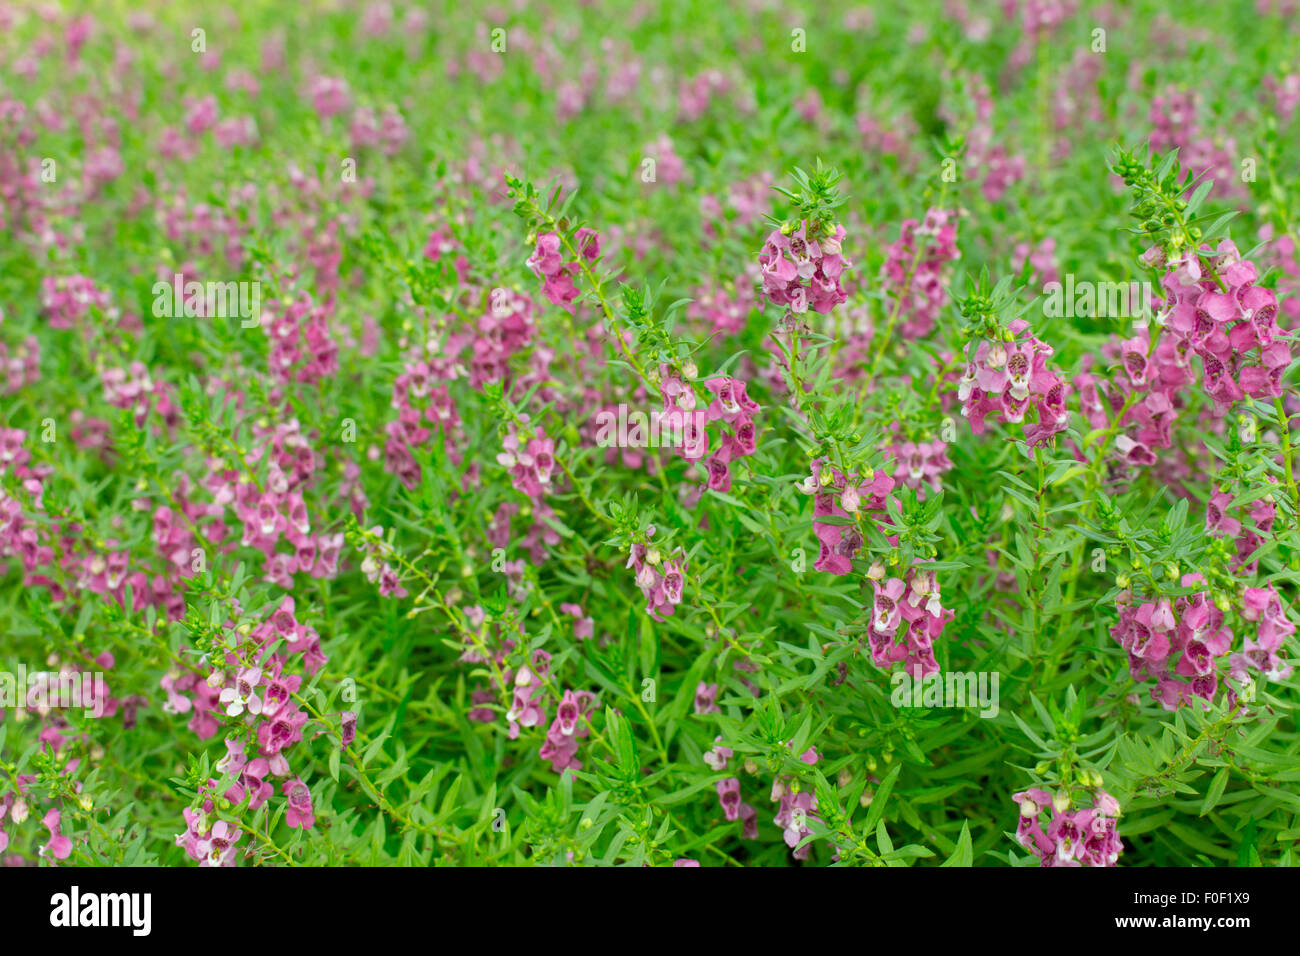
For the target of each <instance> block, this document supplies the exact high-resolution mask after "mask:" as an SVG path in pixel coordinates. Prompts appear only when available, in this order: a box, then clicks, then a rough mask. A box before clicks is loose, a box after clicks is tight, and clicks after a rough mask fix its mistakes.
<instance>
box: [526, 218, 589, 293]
mask: <svg viewBox="0 0 1300 956" xmlns="http://www.w3.org/2000/svg"><path fill="white" fill-rule="evenodd" d="M576 239H577V245H578V254H579V255H580V256H582V258H584V259H586V260H587V261H588V262H595V261H596V260H597V259H598V258H600V236H599V235H598V234H597V233H596V232H595V231H594V230H591V229H587V228H582V229H579V230H578V233H577V237H576ZM564 256H565V248H564V241H563V239H562V238H561V236H560V234H559V233H558V232H543V233H540V234H539V235H538V236H537V242H536V246H535V247H534V249H533V254H532V255H531V256H529V257H528V261H527V265H528V268H530V269H532V270H533V274H534V275H535V276H537V278H539V279H541V280H542V294H543V295H545V296H546V298H547V299H548V300H549V301H550V302H552V303H553V304H555V305H558V306H559V307H560V308H562V309H566V310H567V311H569V312H572V311H573V303H574V301H575V300H576V299H577V298H578V287H577V286H575V285H574V284H573V280H574V278H575V277H576V276H577V275H578V260H576V259H574V260H571V261H568V262H566V261H565V258H564Z"/></svg>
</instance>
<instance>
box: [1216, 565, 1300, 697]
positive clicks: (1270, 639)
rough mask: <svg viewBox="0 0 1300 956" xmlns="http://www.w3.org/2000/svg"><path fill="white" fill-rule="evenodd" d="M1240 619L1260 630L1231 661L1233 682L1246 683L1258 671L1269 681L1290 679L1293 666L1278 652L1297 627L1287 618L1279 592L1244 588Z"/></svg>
mask: <svg viewBox="0 0 1300 956" xmlns="http://www.w3.org/2000/svg"><path fill="white" fill-rule="evenodd" d="M1241 616H1242V617H1243V618H1245V619H1246V620H1247V621H1250V622H1252V623H1254V624H1256V625H1258V626H1257V627H1256V631H1255V636H1254V637H1248V638H1246V641H1245V643H1244V644H1243V645H1242V649H1241V651H1240V653H1237V654H1233V655H1232V657H1231V658H1229V661H1228V665H1229V668H1230V671H1231V674H1232V678H1233V680H1236V681H1239V682H1240V681H1244V680H1245V679H1246V678H1247V677H1248V676H1249V672H1250V671H1258V672H1259V673H1261V674H1263V675H1264V676H1265V677H1267V678H1268V679H1269V680H1286V679H1287V678H1288V677H1290V676H1291V669H1292V668H1291V665H1290V664H1288V663H1287V662H1286V661H1285V660H1284V659H1283V658H1282V656H1281V654H1280V653H1279V652H1280V651H1281V650H1282V643H1283V642H1284V641H1285V640H1286V639H1287V638H1288V637H1290V636H1291V635H1292V634H1294V633H1295V624H1293V623H1292V622H1291V619H1290V618H1289V617H1287V614H1286V609H1285V608H1284V607H1283V605H1282V598H1281V597H1280V596H1279V595H1278V593H1277V591H1276V590H1274V589H1273V588H1272V587H1266V588H1245V589H1244V590H1243V591H1242V607H1241Z"/></svg>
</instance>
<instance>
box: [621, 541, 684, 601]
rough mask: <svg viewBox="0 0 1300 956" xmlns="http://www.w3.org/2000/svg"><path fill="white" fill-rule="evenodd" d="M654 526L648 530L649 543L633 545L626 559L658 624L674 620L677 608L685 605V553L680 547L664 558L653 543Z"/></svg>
mask: <svg viewBox="0 0 1300 956" xmlns="http://www.w3.org/2000/svg"><path fill="white" fill-rule="evenodd" d="M654 534H655V529H654V526H653V525H652V526H651V527H649V528H647V529H646V543H644V544H642V543H639V542H638V543H634V544H633V545H632V548H631V553H630V554H629V555H628V558H627V565H626V566H627V567H629V568H632V569H633V570H634V572H635V574H636V584H637V587H639V588H640V589H641V594H642V595H643V596H644V597H645V602H646V613H647V614H649V615H650V616H651V617H652V618H654V619H655V620H656V621H662V620H663V619H664V618H665V617H672V616H673V613H674V612H675V611H676V609H677V605H678V604H681V603H682V592H683V589H684V588H685V586H686V554H685V552H683V551H682V549H681V548H677V549H676V550H674V551H673V553H672V555H671V556H669V557H667V558H665V557H664V556H663V554H662V553H661V552H660V551H659V549H658V548H657V547H655V545H654V544H653V542H651V541H650V539H651V538H653V537H654Z"/></svg>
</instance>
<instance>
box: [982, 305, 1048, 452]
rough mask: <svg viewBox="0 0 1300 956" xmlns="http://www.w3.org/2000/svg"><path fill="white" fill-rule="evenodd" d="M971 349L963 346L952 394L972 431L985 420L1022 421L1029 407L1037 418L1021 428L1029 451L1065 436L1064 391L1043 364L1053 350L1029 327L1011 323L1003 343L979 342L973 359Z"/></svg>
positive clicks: (1022, 323)
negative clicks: (962, 367) (958, 381)
mask: <svg viewBox="0 0 1300 956" xmlns="http://www.w3.org/2000/svg"><path fill="white" fill-rule="evenodd" d="M972 344H974V343H973V342H972V343H969V344H967V346H966V356H967V365H966V372H965V374H963V375H962V378H961V384H960V386H959V388H958V392H957V397H958V398H959V399H960V400H961V402H962V409H961V413H962V415H964V416H965V417H966V418H967V420H969V421H970V426H971V431H972V432H974V433H975V434H977V435H979V434H982V433H983V432H984V429H985V428H987V427H988V426H987V424H986V422H985V419H986V418H987V417H988V416H990V415H996V416H997V421H998V422H1001V423H1022V422H1025V419H1026V416H1027V414H1028V412H1029V410H1030V406H1031V404H1032V405H1033V407H1034V408H1035V409H1036V411H1037V413H1038V421H1037V423H1035V424H1033V425H1029V424H1026V425H1025V428H1024V435H1025V441H1026V442H1028V443H1029V445H1030V446H1031V447H1034V446H1037V445H1045V444H1047V443H1048V442H1049V441H1051V439H1052V438H1053V437H1054V436H1055V435H1058V434H1060V433H1061V432H1063V431H1065V429H1066V427H1067V426H1068V425H1069V421H1070V413H1069V411H1068V410H1067V409H1066V407H1065V397H1066V390H1067V388H1068V386H1067V385H1066V384H1065V383H1064V382H1063V381H1061V376H1060V375H1059V374H1058V373H1057V372H1056V370H1055V369H1053V368H1051V367H1050V366H1049V365H1048V363H1047V360H1048V359H1050V358H1051V357H1052V355H1053V354H1054V352H1055V350H1054V349H1053V348H1052V347H1051V346H1050V345H1048V344H1047V343H1046V342H1043V341H1040V340H1039V339H1037V338H1035V337H1034V334H1033V332H1032V330H1031V329H1030V328H1029V323H1028V322H1025V321H1024V320H1023V319H1016V320H1014V321H1013V322H1011V323H1010V324H1009V325H1008V326H1007V335H1006V336H1005V337H1004V338H1003V339H999V340H990V339H981V340H979V344H978V345H977V346H975V354H974V355H973V356H972V355H971V345H972Z"/></svg>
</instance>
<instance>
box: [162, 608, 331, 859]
mask: <svg viewBox="0 0 1300 956" xmlns="http://www.w3.org/2000/svg"><path fill="white" fill-rule="evenodd" d="M235 633H236V635H237V640H236V642H235V644H234V646H233V647H232V648H229V649H224V650H219V651H216V652H214V654H213V657H214V658H216V659H215V660H214V661H213V666H212V671H211V673H210V674H209V676H208V677H207V679H206V680H203V681H202V682H201V685H196V684H193V683H192V682H185V683H183V682H181V681H178V680H177V679H176V678H175V677H174V676H173V675H169V676H168V677H165V678H164V679H163V682H162V686H163V689H164V691H166V693H167V697H168V704H167V706H166V707H165V708H164V709H166V710H167V711H168V712H170V713H186V712H187V711H189V710H190V709H191V708H192V709H194V710H195V712H196V713H195V718H196V720H198V724H197V725H195V724H194V722H193V721H192V722H191V726H193V727H194V728H195V730H196V732H197V733H198V734H199V736H200V737H205V738H206V737H211V736H214V735H215V734H216V732H217V729H218V723H217V720H216V718H215V714H216V713H217V712H218V711H219V712H221V713H223V714H224V715H225V717H227V718H228V719H229V721H230V722H231V724H232V725H233V726H234V727H235V728H237V729H236V732H235V733H234V734H232V735H231V736H229V737H227V738H226V756H225V757H224V758H223V759H222V760H221V761H220V762H218V763H217V765H216V769H217V771H218V772H220V773H222V774H224V775H228V776H231V777H234V778H235V782H234V783H233V784H232V785H231V786H230V788H229V789H228V790H226V791H225V793H224V794H220V795H218V794H217V792H216V787H217V786H218V781H217V780H209V781H208V782H207V785H206V787H205V788H203V789H201V791H200V797H202V799H201V800H200V806H199V808H198V809H195V808H193V807H190V808H186V810H185V811H184V817H185V824H186V829H185V832H184V833H181V834H179V835H177V837H176V845H177V846H180V847H183V848H184V849H185V851H186V853H188V854H189V856H190V857H191V858H192V859H194V860H196V861H198V862H199V863H200V865H208V866H234V865H235V853H234V849H233V848H234V844H235V843H236V842H238V840H239V838H240V834H241V832H242V828H240V827H239V825H238V823H232V822H228V821H225V820H217V821H216V822H213V821H212V819H211V818H212V815H213V813H214V810H215V804H214V798H216V797H217V796H222V797H224V799H225V800H226V801H229V802H230V803H232V804H236V805H239V804H243V803H244V801H245V800H246V799H247V806H248V808H249V809H250V810H256V809H258V808H259V807H261V806H262V805H263V804H264V803H266V801H267V800H268V799H270V798H271V797H272V796H273V795H274V794H275V792H276V784H275V781H277V780H279V781H280V792H281V793H282V794H283V795H284V796H285V797H286V821H287V822H288V824H289V826H291V827H301V828H304V829H311V828H312V827H314V826H315V823H316V818H315V815H314V813H313V810H312V799H311V791H310V790H309V789H308V787H307V785H306V784H304V783H303V781H302V779H301V778H300V777H298V776H296V775H294V774H293V773H292V771H291V770H290V766H289V761H288V758H287V756H286V752H287V751H288V750H289V748H291V747H292V746H293V745H294V744H296V743H298V742H300V741H301V740H302V739H303V731H304V728H305V727H306V725H307V721H308V714H307V712H306V711H305V710H303V709H302V706H301V705H300V703H299V701H298V700H297V699H296V698H297V694H298V691H299V690H300V689H301V688H302V676H301V675H300V674H294V673H289V672H288V671H287V670H286V669H287V668H288V666H289V665H290V663H291V660H292V656H293V655H301V660H302V664H303V667H304V668H305V669H306V671H307V673H309V674H314V673H316V672H317V671H319V670H320V669H321V668H322V667H323V666H324V665H325V663H326V657H325V655H324V654H323V653H322V652H321V645H320V635H319V634H317V633H316V631H315V629H314V628H312V627H310V626H309V625H305V624H302V623H300V622H299V621H298V619H297V617H296V616H295V614H294V600H293V598H292V597H285V598H284V600H283V601H282V602H281V603H280V606H279V607H278V608H276V609H275V611H273V612H272V613H271V614H270V615H269V616H268V617H267V618H266V619H265V620H263V621H261V622H260V623H258V624H257V625H256V626H250V625H242V626H241V627H240V628H239V629H238V631H237V632H235ZM187 676H191V677H193V676H197V675H193V674H190V675H187ZM198 686H202V687H204V688H205V689H206V691H207V693H204V694H199V695H196V696H195V698H194V699H193V700H191V699H190V698H189V697H186V696H185V695H184V693H183V692H182V691H183V690H185V689H190V690H197V687H198ZM250 746H251V747H255V748H256V756H254V757H252V758H250V757H249V756H248V748H249V747H250Z"/></svg>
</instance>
